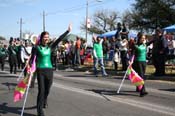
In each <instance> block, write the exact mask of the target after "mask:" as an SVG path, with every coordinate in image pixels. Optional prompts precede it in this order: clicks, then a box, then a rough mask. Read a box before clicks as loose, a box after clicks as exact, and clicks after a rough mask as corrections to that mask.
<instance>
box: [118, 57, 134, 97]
mask: <svg viewBox="0 0 175 116" xmlns="http://www.w3.org/2000/svg"><path fill="white" fill-rule="evenodd" d="M134 58H135V55H133V56H132V58H131V62H129V66H128V68H127V70H126V72H125V75H124V77H123V80H122V82H121V84H120V86H119V88H118V90H117V93H118V94H119V93H120V89H121V87H122V85H123V83H124V81H125V78H126V75H127V72H128V69H129V67H131V65H132V63H133V62H134Z"/></svg>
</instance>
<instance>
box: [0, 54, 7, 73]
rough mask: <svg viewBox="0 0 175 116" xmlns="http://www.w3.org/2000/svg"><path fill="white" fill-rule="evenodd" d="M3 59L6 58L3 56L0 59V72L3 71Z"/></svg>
mask: <svg viewBox="0 0 175 116" xmlns="http://www.w3.org/2000/svg"><path fill="white" fill-rule="evenodd" d="M5 58H6V57H3V56H1V57H0V63H1V70H2V71H3V70H4V64H5Z"/></svg>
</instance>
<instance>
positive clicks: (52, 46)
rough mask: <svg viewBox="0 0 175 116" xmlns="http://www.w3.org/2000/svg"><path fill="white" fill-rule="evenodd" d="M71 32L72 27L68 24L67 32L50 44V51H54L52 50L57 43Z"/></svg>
mask: <svg viewBox="0 0 175 116" xmlns="http://www.w3.org/2000/svg"><path fill="white" fill-rule="evenodd" d="M71 30H72V25H71V24H69V26H68V30H67V31H66V32H64V33H63V34H62V35H61V36H60V37H59V38H58V39H56V40H55V41H54V42H53V43H52V45H51V49H54V48H55V47H56V46H57V45H58V43H59V42H60V41H61V40H63V38H64V37H65V36H66V35H67V34H68V33H69V32H70V31H71Z"/></svg>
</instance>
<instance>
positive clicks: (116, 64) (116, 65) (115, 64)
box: [114, 61, 118, 71]
mask: <svg viewBox="0 0 175 116" xmlns="http://www.w3.org/2000/svg"><path fill="white" fill-rule="evenodd" d="M114 68H115V71H117V69H118V62H115V61H114Z"/></svg>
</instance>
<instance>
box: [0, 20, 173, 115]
mask: <svg viewBox="0 0 175 116" xmlns="http://www.w3.org/2000/svg"><path fill="white" fill-rule="evenodd" d="M70 31H71V26H69V27H68V30H67V31H66V32H65V33H64V34H63V35H61V36H60V37H59V38H58V39H54V40H51V41H50V39H49V33H48V32H42V33H41V35H40V40H38V41H36V42H34V43H33V42H31V41H30V40H20V39H14V38H10V40H9V46H7V45H5V44H4V45H2V44H1V46H0V63H1V70H4V66H5V59H7V58H8V62H9V66H10V73H14V74H16V72H17V68H18V69H25V70H24V75H26V73H27V67H28V66H29V67H30V66H31V62H32V61H33V59H34V56H36V57H37V60H36V64H37V65H36V67H37V70H36V77H37V80H38V90H39V92H38V98H37V111H38V115H40V116H44V112H43V108H45V107H46V106H47V96H48V94H49V91H50V87H51V85H52V81H53V68H54V69H55V70H56V69H57V68H58V67H57V64H58V62H61V63H62V64H63V65H72V66H73V67H75V66H78V67H79V66H81V65H83V64H84V61H85V60H87V59H88V58H91V59H93V69H94V75H95V76H96V77H98V76H99V75H98V66H100V68H101V74H102V76H103V77H107V76H108V74H107V72H106V70H105V66H106V64H107V62H108V61H112V62H113V64H114V69H115V71H118V70H119V65H120V64H121V65H122V69H121V70H122V71H126V70H127V68H128V66H129V65H131V64H130V63H131V62H130V60H131V58H132V56H135V59H134V61H133V64H132V65H133V68H134V69H135V70H136V72H137V73H138V75H139V76H140V77H142V78H143V79H144V80H146V76H145V70H146V64H147V63H148V61H152V64H153V65H154V67H155V69H156V70H155V73H154V75H156V76H163V75H165V61H166V60H167V59H174V56H175V38H174V36H173V35H172V34H163V31H162V30H161V29H156V30H155V34H153V35H151V36H147V35H145V34H144V33H143V32H139V33H138V34H137V37H136V38H135V37H130V38H129V37H128V34H129V30H128V29H127V27H126V25H125V24H122V25H121V24H120V23H118V27H117V32H116V34H115V36H113V37H112V38H108V37H103V38H100V37H98V36H93V47H92V48H91V49H87V48H88V46H87V42H86V41H85V40H83V39H81V38H80V37H78V36H77V37H76V40H75V41H68V40H66V41H62V40H63V38H64V37H65V36H66V35H67V34H68V33H69V32H70ZM35 39H36V40H37V37H36V38H35ZM46 72H47V73H46ZM32 84H33V83H32ZM136 91H138V92H140V96H141V97H143V96H145V95H146V94H148V93H147V91H146V87H145V85H143V87H142V89H141V90H138V88H136Z"/></svg>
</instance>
